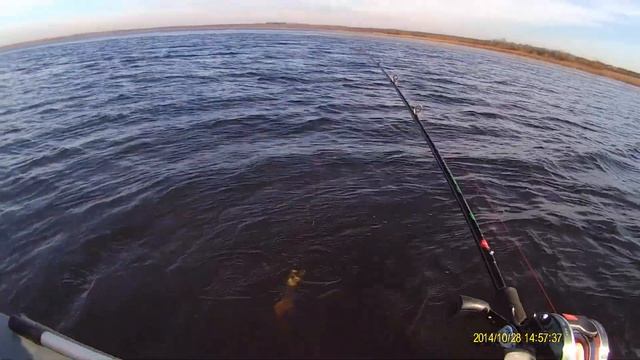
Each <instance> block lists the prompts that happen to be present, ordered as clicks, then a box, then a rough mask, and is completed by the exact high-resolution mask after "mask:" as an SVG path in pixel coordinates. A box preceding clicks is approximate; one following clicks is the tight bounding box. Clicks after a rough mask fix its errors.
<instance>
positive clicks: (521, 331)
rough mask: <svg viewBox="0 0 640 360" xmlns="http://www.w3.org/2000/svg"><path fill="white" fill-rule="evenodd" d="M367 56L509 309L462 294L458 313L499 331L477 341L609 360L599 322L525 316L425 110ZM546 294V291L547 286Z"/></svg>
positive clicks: (510, 352)
mask: <svg viewBox="0 0 640 360" xmlns="http://www.w3.org/2000/svg"><path fill="white" fill-rule="evenodd" d="M369 57H370V58H371V60H372V61H373V62H374V63H375V64H376V65H377V66H378V68H379V69H380V70H381V71H382V73H383V74H384V75H385V76H386V77H387V79H388V80H389V82H390V83H391V85H393V88H394V89H395V91H396V93H397V94H398V96H399V97H400V99H401V100H402V102H403V104H404V105H405V107H406V108H407V109H408V110H409V113H410V114H411V118H412V119H413V121H414V122H415V123H416V124H417V125H418V128H419V129H420V132H421V133H422V136H423V137H424V139H425V141H426V142H427V145H428V146H429V149H430V150H431V153H432V154H433V156H434V158H435V159H436V162H437V164H438V166H439V167H440V170H441V171H442V173H443V174H444V177H445V179H446V180H447V184H448V185H449V188H450V189H451V192H452V194H453V196H454V198H455V199H456V202H457V203H458V205H459V206H460V210H461V211H462V214H463V215H464V218H465V220H466V222H467V225H468V226H469V229H470V231H471V234H472V236H473V238H474V240H475V243H476V245H477V247H478V250H479V251H480V254H481V256H482V260H483V262H484V264H485V267H486V268H487V271H488V273H489V277H490V278H491V282H492V284H493V287H494V288H495V290H496V293H497V294H498V295H500V297H501V298H502V301H504V303H505V304H506V305H507V306H508V308H509V310H510V321H509V320H506V319H505V318H504V317H503V316H502V315H500V314H499V313H498V312H496V311H494V310H493V309H492V308H491V306H490V305H489V303H487V302H486V301H483V300H480V299H475V298H472V297H468V296H460V301H459V304H458V312H459V313H479V314H483V315H484V316H485V317H486V319H487V320H488V321H489V322H491V323H492V324H493V325H495V326H497V327H499V328H500V329H499V331H498V332H497V333H494V334H484V335H486V336H482V334H480V335H481V336H479V339H478V340H480V342H481V343H482V342H485V343H494V344H499V345H500V346H502V348H503V349H504V350H505V359H507V358H508V359H535V358H536V357H535V356H536V355H541V356H543V357H547V356H550V357H553V358H555V359H563V360H564V359H567V360H573V359H588V360H592V359H598V360H606V359H607V358H608V356H609V340H608V337H607V333H606V331H605V330H604V327H603V326H602V325H601V324H600V323H599V322H598V321H596V320H593V319H590V318H588V317H586V316H582V315H572V314H564V313H563V314H556V313H546V312H540V313H534V314H533V315H532V316H530V317H528V316H527V313H526V312H525V310H524V307H523V306H522V303H521V302H520V298H519V296H518V291H517V290H516V289H515V288H514V287H511V286H507V285H506V283H505V280H504V277H503V276H502V272H501V271H500V268H499V267H498V263H497V261H496V258H495V252H494V251H493V250H492V249H491V246H490V245H489V242H488V241H487V239H486V238H485V236H484V234H483V233H482V230H481V229H480V225H479V224H478V221H477V220H476V217H475V215H474V213H473V211H472V210H471V207H470V206H469V203H468V202H467V200H466V199H465V197H464V195H463V193H462V190H461V189H460V186H459V185H458V182H457V181H456V179H455V177H454V176H453V173H452V172H451V170H450V169H449V166H447V163H446V161H445V160H444V158H443V157H442V155H441V154H440V151H438V148H437V147H436V145H435V143H434V142H433V140H432V139H431V137H430V136H429V133H428V132H427V130H426V129H425V127H424V124H423V123H422V121H420V117H419V116H418V114H419V113H420V112H421V111H422V107H421V106H419V105H418V106H412V105H411V104H410V103H409V101H408V100H407V98H406V97H405V96H404V94H403V93H402V90H400V86H399V84H398V76H397V75H390V74H389V73H388V72H387V70H385V68H384V67H383V66H382V64H380V62H378V61H376V60H375V59H373V57H371V56H370V55H369ZM542 290H543V291H544V289H543V288H542ZM545 294H546V292H545ZM554 311H555V308H554ZM492 339H493V340H492ZM482 340H484V341H482ZM474 341H475V340H474Z"/></svg>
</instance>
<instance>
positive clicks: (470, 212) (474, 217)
mask: <svg viewBox="0 0 640 360" xmlns="http://www.w3.org/2000/svg"><path fill="white" fill-rule="evenodd" d="M469 214H470V215H471V218H472V219H473V221H477V220H476V216H475V215H473V211H469Z"/></svg>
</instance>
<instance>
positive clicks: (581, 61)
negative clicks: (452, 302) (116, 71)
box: [0, 22, 640, 87]
mask: <svg viewBox="0 0 640 360" xmlns="http://www.w3.org/2000/svg"><path fill="white" fill-rule="evenodd" d="M232 29H248V30H251V29H261V30H321V31H332V32H343V33H352V34H353V33H356V34H363V35H381V36H387V37H398V38H405V39H415V40H424V41H432V42H438V43H446V44H452V45H461V46H468V47H473V48H479V49H485V50H491V51H497V52H501V53H507V54H512V55H517V56H522V57H526V58H530V59H535V60H541V61H544V62H548V63H553V64H557V65H562V66H565V67H568V68H573V69H577V70H581V71H584V72H588V73H590V74H594V75H599V76H604V77H607V78H610V79H614V80H618V81H622V82H625V83H627V84H631V85H635V86H638V87H640V73H637V72H634V71H631V70H626V69H623V68H619V67H615V66H611V65H608V64H605V63H602V62H599V61H593V60H588V59H585V58H582V57H578V56H574V55H571V54H569V53H565V52H561V51H556V50H549V49H544V48H539V47H534V46H530V45H523V44H516V43H512V42H507V41H497V40H479V39H472V38H466V37H460V36H451V35H440V34H432V33H426V32H419V31H407V30H396V29H378V28H361V27H349V26H337V25H310V24H294V23H279V22H271V23H261V24H221V25H194V26H167V27H155V28H144V29H126V30H114V31H102V32H92V33H85V34H76V35H69V36H60V37H55V38H48V39H42V40H34V41H26V42H21V43H17V44H11V45H5V46H0V52H1V51H8V50H15V49H21V48H27V47H33V46H39V45H46V44H50V43H56V42H64V41H77V40H85V39H92V38H99V37H105V36H118V35H129V34H144V33H153V32H167V31H199V30H232Z"/></svg>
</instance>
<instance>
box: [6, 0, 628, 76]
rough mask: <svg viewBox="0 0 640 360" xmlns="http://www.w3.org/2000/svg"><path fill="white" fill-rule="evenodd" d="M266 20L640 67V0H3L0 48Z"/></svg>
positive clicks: (625, 66) (626, 66)
mask: <svg viewBox="0 0 640 360" xmlns="http://www.w3.org/2000/svg"><path fill="white" fill-rule="evenodd" d="M266 21H286V22H300V23H312V24H331V25H347V26H370V27H391V28H397V29H404V30H417V31H427V32H435V33H443V34H449V35H460V36H468V37H474V38H481V39H506V40H509V41H515V42H521V43H527V44H531V45H536V46H543V47H547V48H551V49H558V50H564V51H568V52H570V53H573V54H576V55H579V56H584V57H586V58H589V59H594V60H600V61H603V62H606V63H609V64H612V65H616V66H621V67H624V68H628V69H631V70H634V71H637V72H640V0H272V1H266V0H246V1H241V0H237V1H232V0H209V1H204V0H184V1H169V0H129V1H127V0H87V1H80V0H0V45H7V44H12V43H16V42H22V41H29V40H36V39H42V38H47V37H54V36H62V35H71V34H77V33H83V32H90V31H105V30H116V29H130V28H143V27H155V26H171V25H204V24H223V23H253V22H266Z"/></svg>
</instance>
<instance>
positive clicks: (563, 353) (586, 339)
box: [457, 296, 609, 360]
mask: <svg viewBox="0 0 640 360" xmlns="http://www.w3.org/2000/svg"><path fill="white" fill-rule="evenodd" d="M511 310H512V311H511V312H512V318H514V319H516V316H515V312H514V311H513V310H514V308H513V307H511ZM457 312H458V313H459V314H460V313H462V314H464V313H467V314H480V315H482V316H484V317H485V318H486V319H487V320H488V321H489V322H490V323H491V324H492V325H494V326H496V328H498V329H499V330H498V331H497V332H495V333H492V334H485V338H484V339H483V340H484V341H483V342H485V343H494V344H496V345H499V346H501V347H502V348H503V349H504V350H505V356H504V359H507V360H525V359H526V360H531V359H562V360H606V359H607V358H608V357H609V340H608V338H607V333H606V331H605V330H604V327H603V326H602V324H600V323H599V322H598V321H596V320H593V319H590V318H588V317H586V316H582V315H571V314H555V313H546V312H541V313H534V314H533V315H532V316H530V317H528V318H526V319H524V320H523V321H521V322H520V324H518V323H517V321H516V320H513V321H508V320H507V319H505V317H503V316H502V315H500V314H499V313H497V312H496V311H494V310H493V309H492V308H491V306H490V305H489V303H487V302H486V301H484V300H480V299H476V298H472V297H468V296H460V300H459V303H458V308H457Z"/></svg>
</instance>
